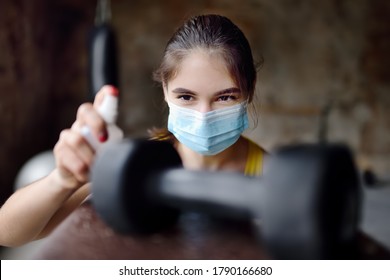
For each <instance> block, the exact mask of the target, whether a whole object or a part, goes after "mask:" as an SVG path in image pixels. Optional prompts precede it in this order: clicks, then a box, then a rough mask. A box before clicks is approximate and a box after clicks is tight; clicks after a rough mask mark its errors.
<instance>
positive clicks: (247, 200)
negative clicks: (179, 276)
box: [92, 140, 361, 259]
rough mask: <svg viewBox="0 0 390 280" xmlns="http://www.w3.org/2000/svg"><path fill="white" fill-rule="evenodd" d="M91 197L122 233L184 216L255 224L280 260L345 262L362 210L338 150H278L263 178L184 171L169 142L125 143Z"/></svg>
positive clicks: (111, 152) (96, 171)
mask: <svg viewBox="0 0 390 280" xmlns="http://www.w3.org/2000/svg"><path fill="white" fill-rule="evenodd" d="M92 193H93V202H94V205H95V208H96V210H97V212H98V213H99V215H100V216H101V217H102V218H103V220H105V221H106V222H107V223H108V224H109V225H110V226H111V227H112V228H114V229H115V230H117V231H119V232H122V233H130V232H132V233H134V232H138V233H139V232H154V231H157V230H160V229H161V228H163V227H166V226H169V225H171V224H172V222H174V221H175V219H176V218H177V216H178V215H179V213H180V210H186V209H188V210H196V211H206V213H212V214H221V215H224V216H229V217H234V218H244V219H251V220H253V222H254V225H255V227H256V229H258V233H259V236H261V241H262V243H263V244H264V245H265V246H266V249H268V251H269V252H270V254H271V255H272V256H273V257H274V258H278V259H329V258H342V257H344V256H345V254H346V253H347V252H348V249H349V248H350V247H351V246H352V245H353V243H354V241H355V239H356V236H357V231H358V222H359V219H360V209H361V207H360V206H361V190H360V184H359V176H358V173H357V170H356V168H355V165H354V162H353V159H352V156H351V153H350V151H349V150H348V148H346V147H345V146H343V145H336V144H333V145H330V144H327V145H325V144H324V145H297V146H294V147H292V146H291V147H285V148H282V149H279V150H278V151H276V152H275V153H274V154H273V155H272V156H270V159H269V161H268V163H267V170H266V171H265V174H264V176H262V177H261V178H259V177H247V176H244V175H241V174H236V173H233V172H206V171H189V170H185V169H183V168H182V166H181V160H180V157H179V155H178V154H177V152H176V150H175V149H174V148H173V146H172V145H171V144H169V143H167V142H163V141H145V140H124V141H123V142H120V143H117V144H113V145H108V146H106V147H105V148H104V149H102V150H101V151H100V152H99V153H98V156H97V159H96V162H95V165H94V167H93V170H92Z"/></svg>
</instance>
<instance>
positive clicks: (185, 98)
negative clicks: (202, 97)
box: [177, 94, 192, 101]
mask: <svg viewBox="0 0 390 280" xmlns="http://www.w3.org/2000/svg"><path fill="white" fill-rule="evenodd" d="M177 99H180V100H183V101H191V100H192V96H191V95H189V94H188V95H187V94H183V95H179V96H178V97H177Z"/></svg>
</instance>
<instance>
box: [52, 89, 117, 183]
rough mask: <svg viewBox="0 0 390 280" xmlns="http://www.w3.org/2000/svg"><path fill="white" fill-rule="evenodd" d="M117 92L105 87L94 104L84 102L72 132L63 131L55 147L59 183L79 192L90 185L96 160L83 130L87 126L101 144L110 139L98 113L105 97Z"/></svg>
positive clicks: (68, 130)
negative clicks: (84, 186) (90, 175)
mask: <svg viewBox="0 0 390 280" xmlns="http://www.w3.org/2000/svg"><path fill="white" fill-rule="evenodd" d="M114 90H115V91H116V90H117V89H116V88H115V87H113V86H108V85H106V86H103V87H102V89H101V90H100V91H99V92H98V93H97V94H96V96H95V100H94V103H93V104H91V103H84V104H82V105H81V106H80V107H79V108H78V111H77V117H76V120H75V122H74V123H73V125H72V127H71V128H70V129H65V130H63V131H62V132H61V134H60V137H59V140H58V142H57V143H56V145H55V147H54V156H55V160H56V170H55V171H54V173H55V175H56V179H57V180H58V182H59V184H60V185H61V186H62V187H64V188H67V189H77V188H79V187H81V186H82V185H84V184H85V183H87V182H88V179H89V173H90V168H91V166H92V163H93V160H94V158H95V152H96V151H95V150H94V149H93V147H92V146H91V145H90V144H89V143H88V141H87V140H86V139H85V138H84V137H83V135H82V134H81V128H82V127H84V126H88V128H89V129H90V130H91V133H92V135H93V136H94V137H95V138H96V139H98V140H99V141H100V142H105V141H106V140H107V138H108V134H107V130H106V124H105V122H104V120H103V119H102V117H101V116H100V115H99V113H98V112H97V110H96V109H97V108H98V106H99V105H100V104H101V103H102V101H103V98H104V96H105V95H106V94H109V93H110V92H111V91H114Z"/></svg>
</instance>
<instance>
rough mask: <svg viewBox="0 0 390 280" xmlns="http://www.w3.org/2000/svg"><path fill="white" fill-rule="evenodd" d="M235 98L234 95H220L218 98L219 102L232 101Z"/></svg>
mask: <svg viewBox="0 0 390 280" xmlns="http://www.w3.org/2000/svg"><path fill="white" fill-rule="evenodd" d="M236 99H237V97H236V96H234V95H222V96H219V97H218V100H219V101H234V100H236Z"/></svg>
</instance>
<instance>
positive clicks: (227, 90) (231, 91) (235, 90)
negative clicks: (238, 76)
mask: <svg viewBox="0 0 390 280" xmlns="http://www.w3.org/2000/svg"><path fill="white" fill-rule="evenodd" d="M240 92H241V90H240V89H239V88H237V87H231V88H227V89H223V90H221V91H218V92H216V94H217V95H221V94H230V93H240Z"/></svg>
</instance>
